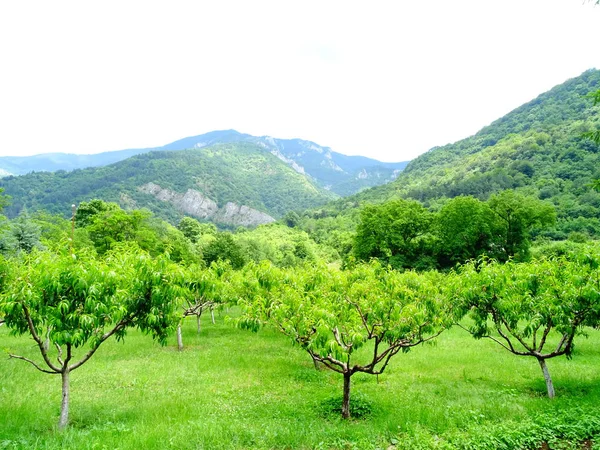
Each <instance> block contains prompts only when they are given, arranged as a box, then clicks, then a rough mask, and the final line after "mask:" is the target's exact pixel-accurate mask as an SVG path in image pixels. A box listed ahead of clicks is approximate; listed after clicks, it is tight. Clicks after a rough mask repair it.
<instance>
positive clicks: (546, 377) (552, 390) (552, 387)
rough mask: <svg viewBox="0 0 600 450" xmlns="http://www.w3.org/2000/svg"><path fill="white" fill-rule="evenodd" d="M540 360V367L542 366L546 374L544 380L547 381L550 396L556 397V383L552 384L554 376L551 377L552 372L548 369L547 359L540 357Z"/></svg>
mask: <svg viewBox="0 0 600 450" xmlns="http://www.w3.org/2000/svg"><path fill="white" fill-rule="evenodd" d="M538 362H539V363H540V367H541V368H542V373H543V374H544V380H545V381H546V388H547V389H548V397H549V398H554V396H555V394H554V385H553V384H552V378H551V377H550V372H549V371H548V366H547V365H546V360H545V359H543V358H538Z"/></svg>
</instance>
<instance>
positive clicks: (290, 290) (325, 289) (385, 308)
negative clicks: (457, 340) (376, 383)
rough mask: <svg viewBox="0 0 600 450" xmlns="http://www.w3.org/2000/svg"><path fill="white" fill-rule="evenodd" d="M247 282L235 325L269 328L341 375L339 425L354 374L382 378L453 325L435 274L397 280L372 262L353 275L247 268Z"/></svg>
mask: <svg viewBox="0 0 600 450" xmlns="http://www.w3.org/2000/svg"><path fill="white" fill-rule="evenodd" d="M244 278H245V281H244V289H243V291H242V292H243V295H242V298H241V299H240V304H241V305H242V306H243V309H244V314H243V316H242V317H241V318H240V319H239V320H238V325H239V326H240V327H242V328H246V329H251V330H256V329H257V328H258V327H259V326H260V325H261V324H268V325H271V326H273V327H275V328H276V329H277V330H279V331H281V332H282V333H283V334H285V335H286V336H288V337H289V338H290V339H291V340H292V341H293V342H294V343H295V344H296V345H299V346H300V347H301V348H302V349H304V350H305V351H306V352H308V354H309V355H310V356H311V358H312V359H313V360H314V361H315V362H316V363H319V364H322V365H323V366H324V367H326V368H328V369H330V370H333V371H334V372H338V373H340V374H343V376H344V403H343V406H342V416H343V417H344V418H348V417H350V409H349V407H350V377H351V376H352V375H353V374H355V373H360V372H362V373H367V374H375V375H378V374H381V373H383V372H384V370H385V368H386V367H387V365H388V364H389V362H390V359H391V358H392V357H393V356H395V355H396V354H397V353H398V352H400V351H402V352H406V351H408V350H409V349H410V348H412V347H414V346H416V345H419V344H421V343H423V342H425V341H428V340H431V339H433V338H434V337H436V336H437V335H438V334H439V333H440V332H441V331H442V330H443V329H445V328H447V327H448V326H450V324H451V317H450V315H449V310H450V305H449V304H448V303H447V302H446V301H445V298H444V296H443V295H442V292H441V286H442V285H443V282H442V276H441V275H439V274H436V273H427V274H422V275H418V274H415V273H412V272H406V273H402V274H400V273H397V272H395V271H392V270H387V269H385V268H383V267H381V266H380V265H379V264H376V263H373V264H361V265H357V266H356V267H355V268H354V269H353V270H352V271H340V270H337V269H332V268H329V267H326V266H316V267H310V266H306V267H304V268H303V269H302V268H294V269H292V270H287V271H284V270H280V269H277V268H275V267H273V266H272V265H271V264H266V263H264V264H261V265H259V266H250V267H248V268H247V269H246V272H245V277H244ZM363 348H364V349H365V350H364V351H362V352H361V349H363ZM357 360H358V361H361V362H356V361H357Z"/></svg>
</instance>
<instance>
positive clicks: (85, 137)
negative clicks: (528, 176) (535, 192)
mask: <svg viewBox="0 0 600 450" xmlns="http://www.w3.org/2000/svg"><path fill="white" fill-rule="evenodd" d="M599 43H600V6H596V7H594V6H593V5H592V4H590V3H585V2H584V0H501V1H500V0H496V1H491V0H487V1H486V0H451V1H450V0H429V1H425V0H421V1H418V0H413V1H406V0H404V1H403V0H396V1H361V2H359V1H349V0H345V1H336V0H328V1H325V0H320V1H312V0H303V1H294V2H292V1H285V0H274V1H263V0H253V1H248V0H245V1H244V0H239V1H228V0H218V1H217V0H213V1H203V0H195V1H192V0H190V1H177V0H169V1H166V0H164V1H149V0H144V1H128V0H102V1H96V2H88V1H81V0H74V1H62V0H54V1H47V0H31V1H27V0H23V1H8V0H7V1H2V2H0V155H2V156H5V155H32V154H38V153H48V152H68V153H96V152H101V151H110V150H120V149H125V148H138V147H154V146H160V145H164V144H167V143H169V142H172V141H175V140H177V139H180V138H183V137H187V136H192V135H197V134H201V133H205V132H208V131H212V130H219V129H229V128H234V129H236V130H238V131H240V132H243V133H250V134H254V135H270V136H274V137H278V138H295V137H298V138H302V139H307V140H311V141H314V142H317V143H318V144H320V145H324V146H330V147H332V149H333V150H335V151H338V152H341V153H345V154H362V155H365V156H370V157H373V158H377V159H380V160H384V161H402V160H407V159H411V158H414V157H415V156H417V155H418V154H420V153H423V152H425V151H426V150H428V149H429V148H431V147H433V146H436V145H443V144H446V143H448V142H454V141H456V140H459V139H462V138H464V137H467V136H469V135H471V134H473V133H475V132H477V131H478V130H479V129H480V128H481V127H483V126H485V125H487V124H489V123H490V122H492V121H493V120H495V119H497V118H499V117H501V116H502V115H504V114H506V113H507V112H509V111H511V110H512V109H514V108H516V107H518V106H519V105H521V104H522V103H525V102H527V101H529V100H531V99H532V98H534V97H536V96H537V95H538V94H540V93H542V92H544V91H546V90H548V89H550V88H551V87H553V86H555V85H557V84H560V83H562V82H563V81H565V80H566V79H568V78H572V77H575V76H578V75H579V74H581V72H583V71H584V70H586V69H589V68H593V67H595V68H600V49H599V46H598V44H599Z"/></svg>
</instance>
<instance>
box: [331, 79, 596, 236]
mask: <svg viewBox="0 0 600 450" xmlns="http://www.w3.org/2000/svg"><path fill="white" fill-rule="evenodd" d="M599 86H600V70H589V71H586V72H584V73H583V74H582V75H581V76H579V77H577V78H574V79H571V80H568V81H567V82H565V83H563V84H562V85H560V86H557V87H555V88H553V89H551V90H550V91H549V92H547V93H545V94H542V95H540V96H539V97H538V98H536V99H534V100H532V101H531V102H529V103H527V104H525V105H522V106H520V107H519V108H517V109H515V110H514V111H512V112H511V113H509V114H507V115H506V116H504V117H502V118H500V119H498V120H497V121H495V122H494V123H492V124H491V125H489V126H488V127H485V128H483V129H482V130H481V131H479V132H478V133H477V134H475V135H474V136H471V137H469V138H466V139H463V140H461V141H458V142H456V143H454V144H449V145H445V146H442V147H436V148H433V149H431V150H430V151H428V152H427V153H425V154H423V155H421V156H419V157H418V158H416V159H415V160H413V161H411V162H410V163H409V165H408V166H407V168H406V169H405V170H404V171H403V172H402V173H400V175H399V176H398V179H397V180H396V181H395V182H393V183H390V184H387V185H383V186H379V187H377V188H374V189H370V190H368V191H364V192H361V193H360V194H357V195H355V196H353V197H351V198H350V200H353V201H354V202H358V203H365V202H371V203H381V202H384V201H387V200H391V199H395V198H398V197H402V198H409V199H416V200H419V201H421V202H423V204H424V205H425V206H433V205H435V204H439V202H440V201H443V200H444V199H451V198H454V197H458V196H473V197H475V198H478V199H479V200H482V201H485V200H487V199H489V198H490V196H492V195H494V194H498V193H499V192H501V191H504V190H507V189H512V190H515V191H516V192H518V193H521V194H523V195H525V196H527V197H538V198H539V199H542V200H547V201H549V202H551V203H553V204H554V205H555V207H556V210H557V222H556V227H555V229H554V230H553V231H550V230H548V231H547V232H546V235H547V236H548V237H551V238H560V239H565V238H566V237H567V236H568V234H569V232H571V231H583V230H582V229H576V230H573V229H571V230H568V231H567V230H566V227H569V226H571V227H572V226H573V224H572V221H574V220H578V219H579V218H582V219H594V218H596V219H597V218H598V217H599V216H600V202H598V200H597V198H595V197H591V196H590V195H589V194H590V187H591V186H593V183H594V180H597V179H598V178H600V172H599V171H598V167H600V151H599V150H600V145H599V144H598V143H597V142H594V141H593V140H589V139H586V138H585V137H583V134H585V133H590V132H596V130H598V129H600V114H599V111H600V109H599V108H600V105H598V104H596V105H594V103H593V102H592V101H590V99H589V98H588V97H587V95H588V94H589V93H591V92H593V93H594V96H595V97H594V98H597V92H598V87H599ZM344 200H346V201H347V200H348V199H344ZM336 205H338V206H337V208H338V210H337V212H336V214H339V213H340V212H341V211H343V208H341V207H340V205H341V203H337V204H336ZM591 236H592V237H600V228H598V229H594V230H593V231H592V234H591Z"/></svg>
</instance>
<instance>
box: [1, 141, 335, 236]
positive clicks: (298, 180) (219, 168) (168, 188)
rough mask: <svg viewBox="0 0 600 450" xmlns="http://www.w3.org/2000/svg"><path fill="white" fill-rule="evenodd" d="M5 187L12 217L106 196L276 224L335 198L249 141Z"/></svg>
mask: <svg viewBox="0 0 600 450" xmlns="http://www.w3.org/2000/svg"><path fill="white" fill-rule="evenodd" d="M0 187H2V188H4V189H5V193H6V194H8V195H10V196H11V197H12V201H11V205H10V206H9V207H7V208H6V210H5V211H6V214H7V215H8V216H9V217H12V216H15V215H17V214H19V212H21V211H22V210H23V209H26V210H28V211H35V210H38V209H44V210H47V211H49V212H52V213H58V214H65V215H66V214H69V211H70V205H71V204H72V203H79V202H81V201H88V200H91V199H93V198H100V199H102V200H106V201H114V202H118V203H119V204H121V205H122V206H123V207H130V208H144V207H145V208H148V209H150V210H152V211H153V212H154V213H155V214H157V215H158V216H160V217H163V218H165V219H168V220H170V221H171V222H174V223H175V222H177V221H178V220H179V218H180V217H181V216H182V215H183V214H187V215H191V216H195V217H197V218H199V219H204V220H210V221H213V222H215V223H219V224H221V225H225V226H229V227H236V226H239V225H243V226H252V225H258V224H261V223H268V222H272V221H274V220H275V219H276V218H278V217H280V216H282V215H283V214H285V213H286V212H287V211H290V210H293V209H304V208H309V207H314V206H316V205H319V204H323V203H325V202H327V201H329V200H331V199H333V198H335V197H337V196H336V194H334V193H332V192H330V191H327V190H325V189H323V188H321V187H319V186H317V185H316V184H315V183H314V182H313V180H311V179H310V178H308V177H306V176H305V175H303V174H301V173H298V172H297V171H295V170H294V169H292V168H291V167H290V166H289V165H288V164H286V163H284V162H283V161H281V159H279V158H278V157H276V156H274V155H272V154H271V153H269V152H265V151H264V149H263V148H262V147H260V146H258V145H256V144H252V143H247V142H233V143H229V144H217V145H211V146H208V147H204V148H197V149H192V150H185V151H153V152H147V153H144V154H140V155H136V156H133V157H131V158H129V159H126V160H124V161H120V162H117V163H114V164H111V165H108V166H103V167H94V168H88V169H76V170H73V171H71V172H66V171H57V172H34V173H30V174H27V175H22V176H9V177H6V178H3V179H0Z"/></svg>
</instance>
